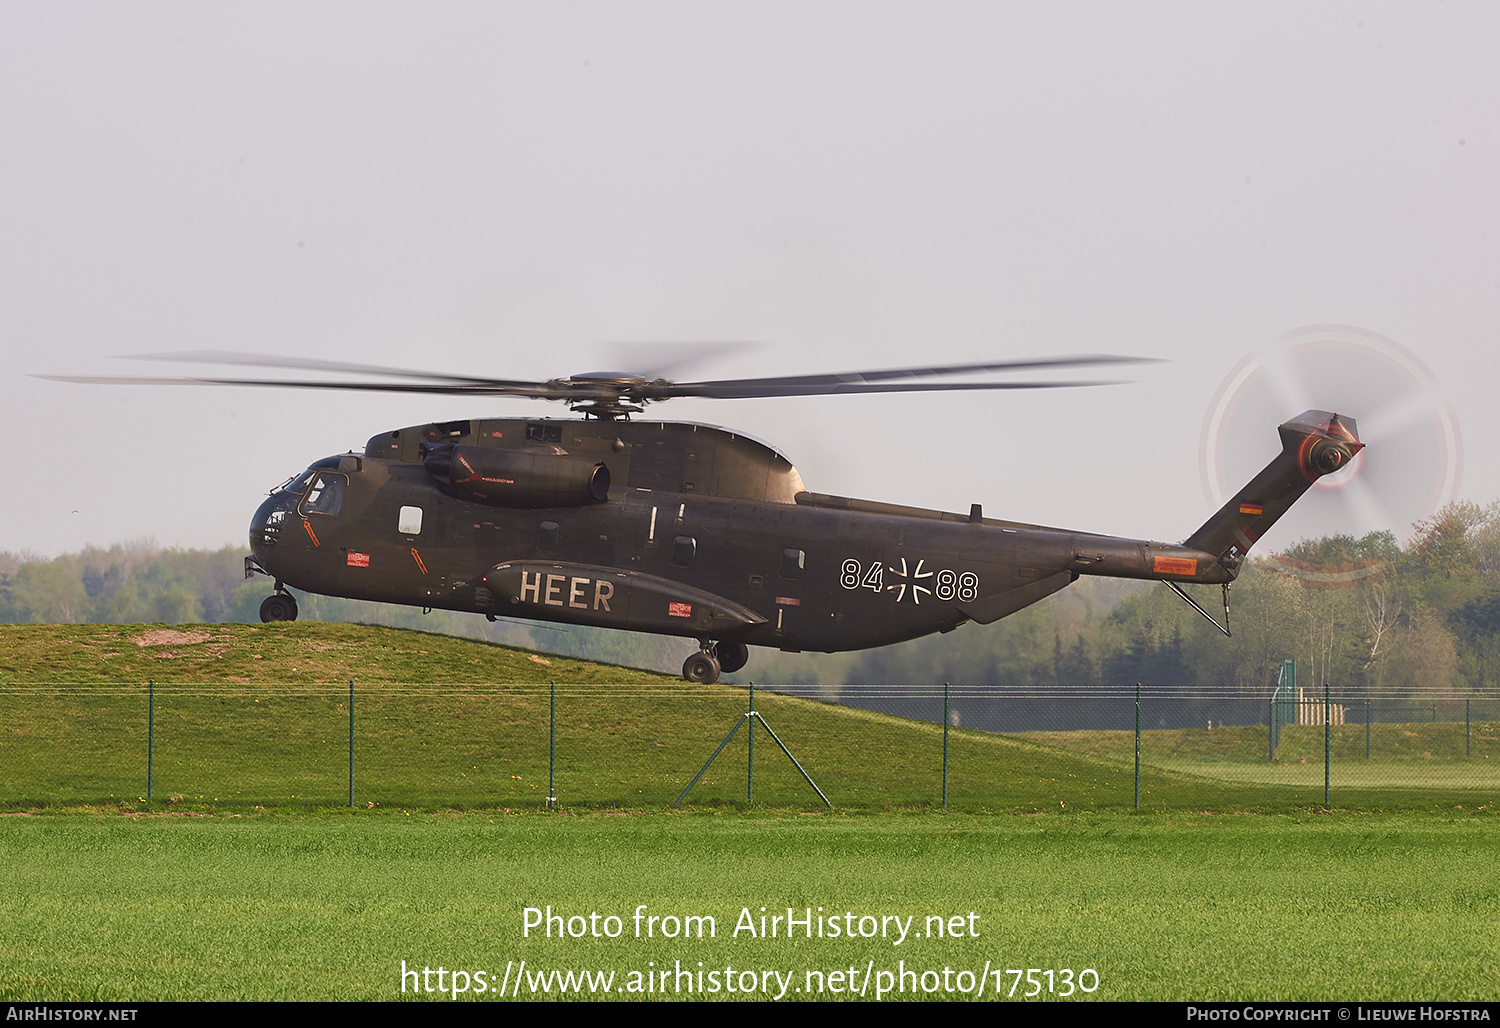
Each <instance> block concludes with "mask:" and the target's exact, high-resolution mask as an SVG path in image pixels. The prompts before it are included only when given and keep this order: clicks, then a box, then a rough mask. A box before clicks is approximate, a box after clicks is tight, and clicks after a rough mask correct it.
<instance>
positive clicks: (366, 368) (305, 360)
mask: <svg viewBox="0 0 1500 1028" xmlns="http://www.w3.org/2000/svg"><path fill="white" fill-rule="evenodd" d="M126 359H127V360H136V361H162V362H175V363H179V364H232V365H236V366H241V367H259V368H287V369H294V370H297V371H335V372H344V373H347V374H351V375H384V376H386V377H388V378H426V379H432V380H433V381H436V382H461V383H465V384H469V385H501V386H517V387H527V386H536V385H539V384H540V383H537V382H522V381H518V380H515V379H505V378H485V377H481V376H476V375H452V374H448V373H446V372H442V371H418V370H413V369H410V368H391V367H386V366H384V365H380V364H358V363H354V362H351V361H325V360H318V359H316V358H312V357H272V356H267V355H264V354H258V353H235V352H233V351H229V350H189V351H184V352H182V353H142V354H134V355H132V356H129V357H127V358H126ZM200 381H206V382H220V380H218V379H201V380H200ZM221 384H222V383H221ZM247 384H249V383H247ZM329 388H335V387H333V386H329Z"/></svg>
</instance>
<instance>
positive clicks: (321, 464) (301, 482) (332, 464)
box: [271, 457, 343, 495]
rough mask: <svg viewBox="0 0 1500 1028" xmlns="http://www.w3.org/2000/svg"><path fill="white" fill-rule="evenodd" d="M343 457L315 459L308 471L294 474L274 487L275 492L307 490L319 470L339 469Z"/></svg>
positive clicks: (298, 492)
mask: <svg viewBox="0 0 1500 1028" xmlns="http://www.w3.org/2000/svg"><path fill="white" fill-rule="evenodd" d="M342 459H343V458H341V457H324V458H323V459H322V460H319V461H313V463H312V464H310V465H309V466H308V468H307V470H306V471H304V472H302V473H301V474H300V475H293V476H292V477H291V478H289V479H287V480H286V481H285V482H283V483H281V484H280V485H278V486H277V487H276V488H275V489H272V490H271V492H273V493H297V494H298V495H300V494H302V493H304V492H306V491H307V487H308V484H309V483H311V482H312V480H313V478H315V477H316V476H317V474H318V472H319V471H337V470H338V468H339V461H340V460H342Z"/></svg>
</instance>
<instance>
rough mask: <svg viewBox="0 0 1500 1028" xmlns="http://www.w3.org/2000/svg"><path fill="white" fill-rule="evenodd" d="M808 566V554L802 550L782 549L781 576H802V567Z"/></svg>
mask: <svg viewBox="0 0 1500 1028" xmlns="http://www.w3.org/2000/svg"><path fill="white" fill-rule="evenodd" d="M806 566H807V554H805V553H803V552H802V551H801V550H782V551H781V577H782V578H801V577H802V569H803V568H805V567H806Z"/></svg>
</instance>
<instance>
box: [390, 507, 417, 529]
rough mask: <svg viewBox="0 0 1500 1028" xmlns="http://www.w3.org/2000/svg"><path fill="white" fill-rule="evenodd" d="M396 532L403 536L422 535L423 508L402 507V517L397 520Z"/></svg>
mask: <svg viewBox="0 0 1500 1028" xmlns="http://www.w3.org/2000/svg"><path fill="white" fill-rule="evenodd" d="M396 531H398V532H400V533H401V534H402V535H421V534H422V508H421V507H402V508H401V516H400V517H399V518H397V519H396Z"/></svg>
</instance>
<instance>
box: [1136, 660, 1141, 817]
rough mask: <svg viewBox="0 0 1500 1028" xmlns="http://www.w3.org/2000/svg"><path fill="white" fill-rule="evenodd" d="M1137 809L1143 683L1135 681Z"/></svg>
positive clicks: (1139, 795)
mask: <svg viewBox="0 0 1500 1028" xmlns="http://www.w3.org/2000/svg"><path fill="white" fill-rule="evenodd" d="M1135 809H1136V810H1140V809H1141V683H1140V682H1136V683H1135Z"/></svg>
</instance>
